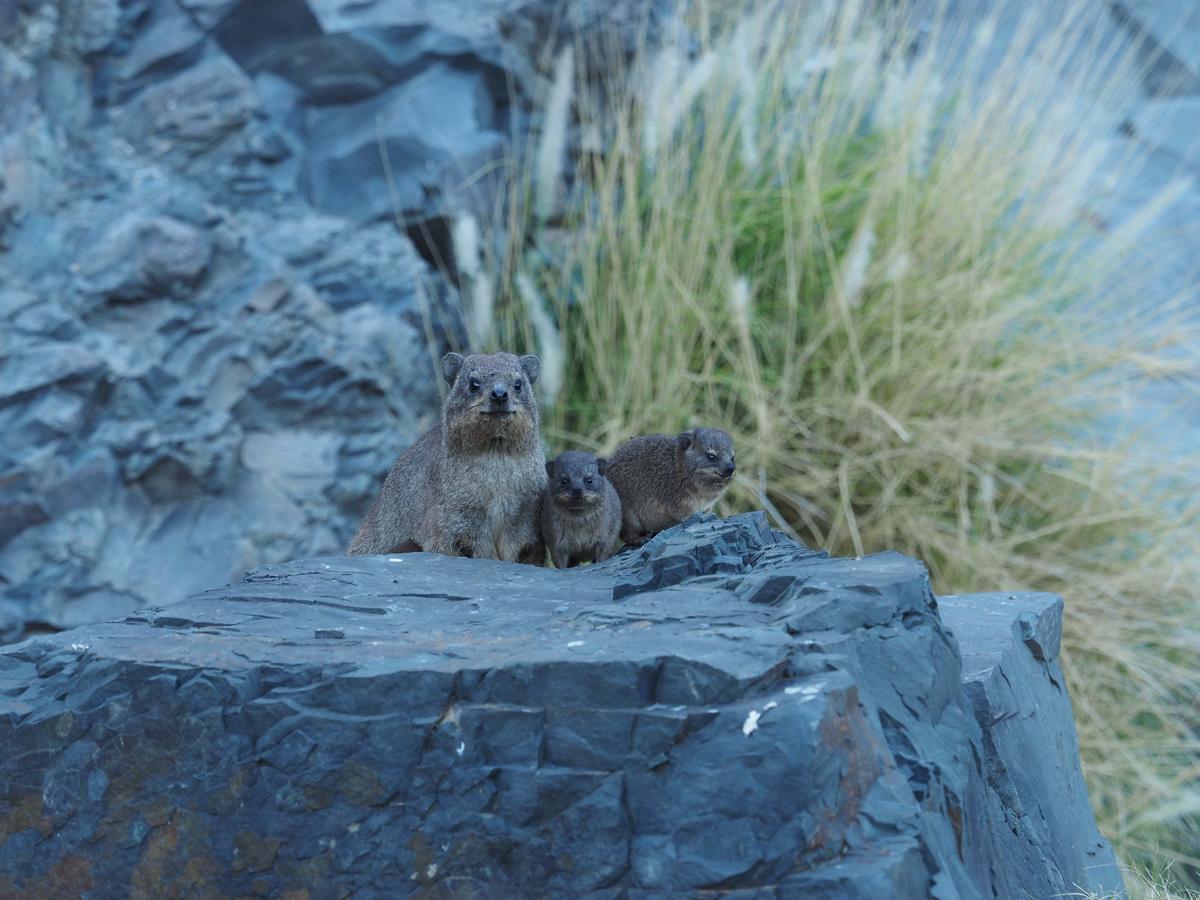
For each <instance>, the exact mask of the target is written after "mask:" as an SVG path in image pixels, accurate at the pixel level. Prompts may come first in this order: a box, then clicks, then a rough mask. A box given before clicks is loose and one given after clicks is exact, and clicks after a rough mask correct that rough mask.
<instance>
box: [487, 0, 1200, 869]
mask: <svg viewBox="0 0 1200 900" xmlns="http://www.w3.org/2000/svg"><path fill="white" fill-rule="evenodd" d="M1031 6H1032V5H1031ZM865 9H866V8H865V5H861V4H855V3H841V4H826V5H822V4H773V3H751V4H750V5H749V6H747V7H746V8H744V9H740V10H739V11H738V13H737V15H730V16H728V17H727V18H726V20H725V21H717V20H716V17H715V16H707V15H705V14H704V13H705V11H704V9H703V8H702V9H701V11H700V15H699V16H698V18H697V19H696V21H694V22H693V23H692V24H693V26H694V27H695V28H696V29H697V31H698V33H699V35H700V39H701V40H700V44H701V46H700V48H699V50H698V51H697V52H685V51H684V49H683V48H681V47H679V46H676V45H674V44H673V43H672V42H671V41H669V40H668V41H667V42H666V43H665V44H656V45H655V49H654V50H653V51H652V50H650V49H647V50H645V51H643V53H642V54H641V56H640V57H639V58H638V59H635V60H634V61H633V63H632V64H631V65H630V66H628V67H627V68H624V69H622V68H620V67H619V66H617V65H616V64H615V63H613V62H611V61H610V64H609V65H608V72H609V74H608V76H607V81H606V83H605V84H604V87H605V93H606V95H607V103H606V104H604V105H600V104H597V103H595V102H593V101H592V100H591V99H590V98H592V97H594V96H596V94H597V93H598V92H597V90H596V87H597V86H596V85H595V84H589V83H588V81H587V79H586V75H585V74H584V73H585V72H586V70H587V68H588V67H587V66H586V65H578V64H577V62H578V61H580V60H587V59H588V58H589V54H592V55H593V56H592V58H594V54H595V53H596V52H597V51H596V45H595V44H589V45H587V46H584V45H582V44H581V45H580V46H579V47H577V48H574V50H573V51H572V52H570V53H569V54H564V56H563V57H561V58H560V60H559V62H558V65H557V66H556V67H555V69H556V71H557V72H558V73H559V75H558V79H557V83H556V84H555V85H553V86H552V87H551V88H550V90H549V97H550V99H549V100H548V105H547V108H546V112H545V115H544V118H543V122H542V127H541V133H540V135H539V136H538V138H537V139H536V140H535V141H533V142H532V143H531V146H530V148H529V153H528V154H527V156H528V158H529V159H530V160H531V161H533V162H531V164H530V165H529V166H524V167H521V171H524V172H530V173H532V174H531V175H530V176H529V178H528V180H527V181H524V182H521V183H523V184H526V185H527V187H528V193H529V195H530V197H531V201H530V202H529V203H527V204H524V203H519V202H518V203H512V204H510V205H509V206H508V209H509V210H510V218H509V220H508V222H507V223H506V225H505V227H506V228H507V230H508V232H509V236H510V241H509V246H508V251H507V252H506V253H505V254H502V255H501V257H500V258H496V259H491V260H490V261H489V265H487V266H485V267H483V269H481V270H480V271H479V272H476V273H474V274H472V276H471V277H470V278H468V279H467V283H466V285H465V291H464V292H465V294H466V296H468V297H475V298H483V300H479V301H477V302H486V303H487V304H488V307H487V309H488V313H489V315H488V317H486V319H487V321H489V322H490V321H491V320H492V319H495V320H496V321H498V323H499V324H498V326H497V327H496V328H494V329H493V328H490V326H489V328H488V330H487V333H486V334H476V335H474V337H475V339H476V341H477V342H478V343H481V344H492V345H505V346H509V347H512V346H514V345H519V346H521V347H529V348H531V349H538V350H540V352H542V354H543V356H544V357H546V358H547V360H548V363H549V364H548V366H547V371H548V373H549V380H550V383H551V385H552V386H555V385H556V386H557V388H556V389H554V390H552V392H551V393H552V394H557V402H555V403H553V404H552V405H551V406H550V407H549V408H548V409H547V412H546V415H545V426H546V427H545V430H546V433H547V436H548V438H549V440H550V442H551V444H552V445H553V446H554V447H555V448H566V447H568V446H581V447H589V448H595V449H597V450H600V451H605V452H607V451H611V450H612V449H613V448H614V447H615V446H617V445H618V444H619V443H620V442H621V441H623V440H624V439H625V438H626V437H628V436H630V435H634V434H639V433H645V432H652V431H671V430H674V429H678V428H682V427H686V426H689V425H692V424H700V423H704V424H720V425H722V426H725V427H727V428H728V429H729V430H730V431H731V432H733V434H734V435H735V437H736V440H737V443H738V448H739V452H738V456H739V461H740V463H741V466H740V468H741V472H742V474H741V475H740V477H739V480H738V483H737V485H736V488H735V489H734V490H733V491H732V492H731V494H730V495H729V497H728V499H727V500H726V501H725V503H724V509H725V511H734V510H741V509H747V508H757V507H763V508H765V509H767V510H768V511H769V512H770V513H771V515H772V516H773V517H774V519H775V521H776V523H777V524H778V525H779V526H780V527H783V528H785V529H787V530H789V531H791V532H792V533H793V534H795V535H796V536H797V537H799V538H800V539H801V540H803V541H805V542H806V543H808V544H810V545H815V546H820V547H826V548H829V549H830V550H831V551H833V552H835V553H840V554H863V553H869V552H873V551H877V550H882V549H885V548H898V549H901V550H903V551H905V552H907V553H909V554H912V555H913V556H916V557H918V558H920V559H922V560H924V561H925V563H926V564H927V565H928V566H929V569H930V571H931V573H932V576H933V579H934V582H935V585H936V587H937V589H939V590H942V591H946V592H964V591H971V590H994V589H1007V588H1029V589H1047V590H1053V591H1058V592H1061V593H1063V594H1064V595H1065V597H1066V602H1067V620H1066V633H1065V638H1064V646H1065V650H1064V660H1065V666H1066V669H1067V673H1068V678H1069V681H1070V687H1071V691H1072V698H1073V701H1074V705H1075V711H1076V716H1077V724H1078V730H1079V736H1080V745H1081V750H1082V754H1083V761H1084V768H1085V773H1086V775H1087V778H1088V782H1089V785H1090V789H1091V796H1092V800H1093V803H1094V804H1095V806H1096V809H1097V814H1098V817H1099V821H1100V823H1101V827H1102V828H1103V830H1104V831H1105V832H1106V833H1107V834H1108V836H1109V837H1110V838H1112V839H1113V841H1114V843H1115V844H1116V845H1117V847H1118V850H1119V852H1120V853H1121V854H1122V855H1123V857H1124V858H1125V859H1127V860H1131V861H1138V862H1146V861H1153V860H1159V861H1161V860H1172V861H1175V862H1178V863H1181V864H1183V865H1185V866H1186V865H1190V866H1200V710H1198V709H1197V706H1196V699H1195V698H1196V689H1197V685H1198V679H1197V667H1196V658H1197V651H1198V649H1200V587H1198V586H1200V567H1198V565H1197V560H1196V553H1195V549H1196V540H1197V536H1198V535H1200V529H1198V527H1197V524H1198V513H1197V505H1196V503H1195V502H1194V500H1193V499H1192V497H1191V495H1190V494H1189V493H1188V492H1187V490H1186V488H1185V487H1181V485H1182V484H1183V483H1184V480H1185V479H1186V478H1187V477H1188V476H1190V475H1191V473H1190V472H1188V471H1187V470H1186V469H1187V466H1188V463H1187V461H1185V460H1179V459H1167V460H1166V461H1158V460H1155V459H1154V458H1153V454H1151V453H1148V452H1146V451H1147V448H1145V447H1142V446H1139V444H1138V440H1139V439H1138V437H1137V435H1133V436H1131V437H1127V438H1124V439H1121V440H1117V439H1116V438H1115V437H1114V436H1113V435H1112V434H1111V433H1109V431H1110V429H1109V427H1108V426H1109V424H1110V421H1109V418H1108V417H1109V416H1110V414H1111V413H1112V412H1113V411H1114V410H1117V409H1118V408H1120V405H1121V403H1122V402H1123V399H1124V398H1125V397H1126V396H1127V395H1128V393H1129V390H1130V386H1131V385H1134V384H1136V383H1137V382H1138V379H1142V378H1147V377H1160V378H1161V377H1178V376H1179V375H1181V374H1188V373H1189V372H1190V373H1191V374H1192V375H1195V373H1196V369H1195V367H1194V364H1195V360H1194V359H1191V358H1188V357H1187V356H1186V355H1184V356H1182V357H1181V356H1180V355H1179V354H1180V352H1181V348H1186V347H1187V346H1189V343H1188V341H1189V335H1187V334H1184V333H1182V332H1181V330H1180V320H1179V319H1178V318H1177V317H1176V316H1173V315H1172V314H1171V313H1170V312H1169V311H1162V310H1160V313H1161V314H1160V315H1158V316H1157V317H1155V319H1154V320H1153V321H1147V318H1146V316H1145V315H1144V314H1142V313H1140V312H1139V307H1138V305H1137V301H1138V300H1139V299H1140V296H1139V294H1141V293H1142V292H1144V291H1145V290H1146V288H1147V287H1148V286H1152V282H1150V281H1148V279H1152V278H1153V271H1154V270H1153V253H1152V250H1151V251H1149V252H1147V250H1146V248H1145V247H1144V246H1143V245H1142V241H1143V238H1144V236H1145V233H1146V229H1147V228H1148V227H1149V226H1150V225H1152V224H1153V223H1154V222H1155V221H1156V220H1157V218H1158V217H1159V216H1161V214H1162V213H1163V211H1164V210H1165V209H1166V208H1167V207H1169V205H1170V204H1171V203H1172V202H1173V201H1174V200H1175V198H1176V197H1177V196H1178V194H1179V192H1180V190H1181V189H1182V186H1181V185H1170V186H1168V187H1167V188H1166V189H1165V190H1164V191H1163V193H1162V194H1161V195H1160V196H1158V197H1156V198H1154V199H1152V200H1151V201H1150V202H1149V203H1148V204H1147V205H1146V207H1145V208H1144V209H1143V210H1142V211H1141V212H1139V213H1137V214H1135V215H1134V216H1132V217H1130V218H1129V219H1127V220H1126V221H1125V224H1123V225H1120V226H1118V227H1116V228H1114V229H1112V230H1111V231H1108V232H1106V233H1100V232H1099V231H1097V229H1095V228H1094V227H1093V226H1092V225H1091V224H1090V223H1091V222H1093V221H1095V220H1097V219H1099V218H1103V216H1104V215H1105V211H1104V210H1103V209H1102V208H1098V207H1097V205H1096V203H1095V201H1094V198H1093V195H1092V192H1091V186H1092V185H1094V183H1095V178H1094V176H1095V174H1096V172H1097V171H1098V169H1099V167H1100V166H1101V165H1104V166H1106V167H1107V168H1106V171H1111V172H1115V174H1116V175H1117V176H1118V178H1119V177H1121V176H1123V175H1125V174H1127V173H1129V172H1132V171H1133V170H1134V169H1135V168H1136V167H1137V166H1138V165H1139V164H1140V163H1139V160H1138V159H1137V158H1136V157H1134V156H1131V157H1128V158H1123V159H1115V160H1114V159H1113V158H1112V157H1111V156H1109V157H1108V158H1107V159H1106V158H1105V156H1104V155H1103V154H1102V153H1100V152H1098V150H1097V147H1098V146H1100V145H1099V144H1098V141H1099V140H1100V136H1101V135H1106V134H1108V133H1111V126H1112V122H1111V121H1110V120H1109V118H1108V116H1109V112H1108V110H1109V109H1110V108H1111V104H1110V103H1109V102H1108V101H1110V100H1111V101H1119V100H1120V98H1121V95H1122V93H1123V92H1126V91H1129V90H1132V87H1133V85H1134V83H1135V82H1134V78H1133V73H1132V71H1131V69H1130V68H1129V66H1128V64H1127V63H1128V61H1127V60H1125V59H1123V58H1119V57H1116V56H1114V55H1112V51H1110V50H1108V49H1106V48H1105V47H1104V46H1103V45H1102V44H1099V43H1097V44H1095V45H1094V46H1093V45H1091V44H1089V43H1088V42H1089V40H1090V37H1088V36H1089V35H1092V34H1094V33H1095V31H1094V30H1089V27H1088V25H1089V22H1088V20H1087V19H1086V16H1087V15H1089V14H1090V13H1088V12H1085V11H1082V10H1083V9H1084V7H1083V6H1082V5H1076V6H1071V7H1070V8H1069V9H1068V10H1065V11H1064V10H1062V9H1060V8H1059V7H1058V5H1055V9H1054V16H1053V17H1052V18H1047V19H1045V20H1042V19H1040V18H1039V17H1038V15H1037V14H1036V13H1031V14H1030V16H1029V17H1028V19H1027V21H1024V22H1023V23H1022V25H1021V27H1020V28H1019V29H1018V31H1017V33H1016V35H1015V36H1014V37H1013V39H1012V42H1011V44H1010V45H1009V46H1008V47H1007V49H1006V50H1005V51H1004V52H1003V53H1002V60H1001V61H1000V62H999V64H995V63H994V61H993V62H992V63H989V64H988V69H989V71H990V72H991V74H990V75H989V76H988V77H987V78H980V77H979V72H980V71H981V69H982V67H983V66H984V62H983V60H984V59H985V58H987V57H988V55H989V54H994V52H995V48H994V47H993V46H992V42H993V41H994V39H995V38H994V35H991V34H989V33H988V31H987V29H986V27H985V28H983V29H980V30H979V31H978V32H976V33H974V34H972V35H968V36H966V38H965V41H964V42H963V43H962V44H961V45H959V46H958V47H957V52H955V53H947V52H945V51H946V46H945V45H944V44H942V43H939V42H945V41H950V40H952V39H953V38H951V37H949V36H943V35H940V34H938V33H936V32H935V34H934V35H933V36H932V37H931V38H930V39H929V40H928V41H927V42H926V44H925V46H924V49H922V50H920V51H918V52H916V53H915V54H910V53H908V52H907V51H908V50H909V49H910V45H909V44H908V43H907V42H906V40H905V38H904V37H903V35H905V34H906V32H905V31H904V28H903V23H898V22H896V21H886V22H885V21H881V20H880V19H878V18H877V17H876V16H875V15H873V14H869V13H868V12H866V11H865ZM1099 14H1103V11H1099ZM568 56H569V58H568ZM951 58H952V59H954V60H955V62H954V63H953V64H949V63H947V62H946V60H947V59H951ZM1079 95H1085V96H1094V97H1096V98H1098V99H1097V102H1096V103H1094V104H1092V105H1091V106H1088V105H1085V104H1078V103H1076V102H1074V101H1073V100H1071V99H1070V98H1071V97H1072V96H1079ZM572 106H573V108H574V111H575V114H577V115H578V116H579V117H580V119H581V121H582V122H583V131H584V133H586V134H595V135H598V136H599V138H600V141H599V144H600V145H601V146H603V147H604V148H605V150H604V152H603V153H602V154H587V153H584V154H579V164H578V171H577V173H576V179H575V193H574V194H572V195H571V196H570V197H563V196H562V195H561V191H562V185H561V184H560V182H559V180H558V178H557V172H556V169H555V166H554V164H553V159H554V157H555V154H557V153H559V152H560V148H561V147H562V146H563V140H562V136H561V133H562V131H563V129H564V128H565V122H566V117H567V113H568V110H569V109H570V108H571V107H572ZM547 148H549V149H547ZM524 208H528V209H530V210H532V211H533V212H531V213H529V214H528V216H523V215H521V214H520V212H519V210H521V209H524ZM513 210H516V212H513ZM556 210H557V211H558V212H556ZM548 223H555V227H551V226H550V224H548ZM1135 251H1138V252H1139V253H1140V256H1139V255H1135ZM1135 259H1142V260H1149V264H1148V265H1145V266H1144V267H1135V266H1134V265H1133V261H1134V260H1135ZM1118 273H1119V274H1120V277H1117V276H1118ZM493 302H494V303H495V306H494V308H493V306H492V304H493ZM474 321H481V319H480V318H479V317H476V318H475V319H474ZM1190 346H1192V347H1195V346H1196V342H1195V341H1194V340H1192V341H1191V343H1190Z"/></svg>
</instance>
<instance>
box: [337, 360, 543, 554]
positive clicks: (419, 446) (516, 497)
mask: <svg viewBox="0 0 1200 900" xmlns="http://www.w3.org/2000/svg"><path fill="white" fill-rule="evenodd" d="M540 368H541V364H540V363H539V361H538V358H537V357H536V356H522V357H521V358H520V359H517V357H515V356H513V355H512V354H511V353H493V354H491V355H490V356H485V355H472V356H468V357H466V358H463V357H462V356H460V355H459V354H457V353H447V354H446V355H445V356H444V357H442V375H443V376H444V377H445V379H446V381H447V383H448V384H449V385H450V392H449V393H448V394H447V395H446V402H445V403H444V404H443V405H442V422H441V424H440V425H435V426H434V427H433V428H431V429H429V431H427V432H425V434H423V435H421V437H420V438H419V439H418V440H417V442H416V443H415V444H413V445H412V446H411V447H410V448H409V449H408V450H407V451H406V452H405V454H404V455H403V456H401V457H400V458H399V459H398V460H396V463H395V465H393V466H392V469H391V471H390V472H388V476H387V480H386V481H385V482H384V484H383V490H382V491H381V492H380V494H379V497H378V498H377V499H376V500H375V502H374V504H372V506H371V508H370V509H369V510H368V511H367V515H366V517H365V518H364V519H363V523H362V525H361V526H359V529H358V534H356V535H355V536H354V540H353V541H352V542H351V544H350V550H349V552H350V553H354V554H358V553H403V552H409V551H415V550H427V551H430V552H432V553H444V554H447V555H449V556H476V557H480V558H483V559H507V560H516V559H521V560H522V561H526V560H528V561H534V562H537V563H538V564H539V565H540V564H541V563H542V561H543V560H544V556H545V552H544V550H543V549H542V547H541V543H540V541H539V539H538V522H537V510H538V504H539V502H540V500H541V496H542V488H544V487H545V485H546V457H545V455H544V454H543V453H542V444H541V439H540V435H539V432H538V407H537V400H536V399H535V398H534V396H533V384H534V382H535V381H537V377H538V372H539V370H540Z"/></svg>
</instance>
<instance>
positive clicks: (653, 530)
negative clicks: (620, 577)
mask: <svg viewBox="0 0 1200 900" xmlns="http://www.w3.org/2000/svg"><path fill="white" fill-rule="evenodd" d="M733 455H734V454H733V438H732V437H730V436H729V433H728V432H726V431H722V430H721V429H720V428H696V429H693V430H691V431H681V432H680V433H679V434H677V435H667V434H650V435H645V436H644V437H636V438H634V439H633V440H631V441H630V442H629V443H627V444H626V445H625V446H624V447H622V448H621V449H619V450H618V451H617V452H616V453H614V454H613V455H612V458H611V459H610V460H609V462H608V479H609V481H611V482H612V483H613V487H615V488H616V489H617V495H618V496H619V497H620V498H621V539H622V540H623V541H625V543H627V544H632V545H634V546H637V545H638V544H644V543H645V542H646V541H648V540H649V539H650V538H652V537H654V535H656V534H658V532H660V531H662V530H663V529H664V528H669V527H671V526H672V525H675V524H677V523H679V522H682V521H683V520H684V519H686V518H687V517H688V516H690V515H692V514H693V513H696V512H699V511H700V510H702V509H709V508H711V507H712V505H713V504H714V503H716V502H717V500H718V499H720V497H721V495H722V494H723V493H725V489H726V488H727V487H729V482H730V481H732V480H733V472H734V459H733Z"/></svg>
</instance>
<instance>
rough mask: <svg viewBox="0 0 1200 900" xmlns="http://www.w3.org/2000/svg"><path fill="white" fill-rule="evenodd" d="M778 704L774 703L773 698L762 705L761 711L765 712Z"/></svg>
mask: <svg viewBox="0 0 1200 900" xmlns="http://www.w3.org/2000/svg"><path fill="white" fill-rule="evenodd" d="M778 705H779V704H778V703H776V702H775V701H774V700H772V701H771V702H770V703H768V704H767V705H766V706H764V707H763V712H766V711H767V710H768V709H774V708H775V707H777V706H778Z"/></svg>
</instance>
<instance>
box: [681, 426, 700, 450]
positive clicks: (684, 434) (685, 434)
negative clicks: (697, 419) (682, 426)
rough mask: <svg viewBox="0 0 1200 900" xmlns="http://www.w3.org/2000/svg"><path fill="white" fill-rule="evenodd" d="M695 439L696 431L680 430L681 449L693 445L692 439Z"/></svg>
mask: <svg viewBox="0 0 1200 900" xmlns="http://www.w3.org/2000/svg"><path fill="white" fill-rule="evenodd" d="M695 439H696V432H694V431H691V430H688V431H681V432H679V437H678V438H677V440H678V441H679V449H680V450H686V449H687V448H688V447H690V446H692V441H694V440H695Z"/></svg>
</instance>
